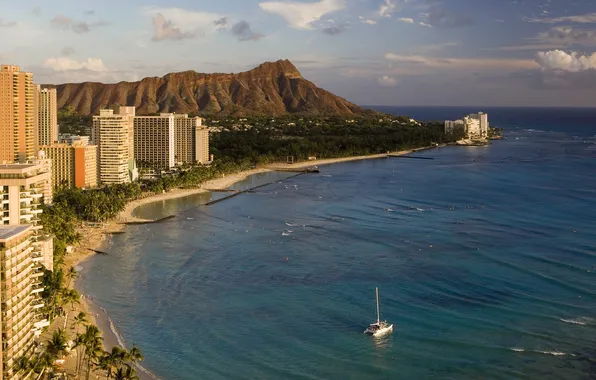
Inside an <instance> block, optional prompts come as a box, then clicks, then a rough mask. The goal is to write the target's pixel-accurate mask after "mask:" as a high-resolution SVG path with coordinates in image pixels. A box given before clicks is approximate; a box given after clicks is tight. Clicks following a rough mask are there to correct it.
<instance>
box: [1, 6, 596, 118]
mask: <svg viewBox="0 0 596 380" xmlns="http://www.w3.org/2000/svg"><path fill="white" fill-rule="evenodd" d="M0 34H1V35H2V36H3V38H2V39H1V41H2V42H1V43H0V63H3V64H16V65H19V66H21V68H22V70H26V71H31V72H33V73H34V76H35V81H36V82H37V83H44V84H46V83H47V84H50V83H52V84H57V83H64V82H83V81H102V82H109V83H115V82H119V81H135V80H140V79H142V78H144V77H147V76H163V75H165V74H167V73H169V72H175V71H185V70H195V71H197V72H204V73H212V72H240V71H246V70H250V69H251V68H253V67H256V66H258V65H259V64H260V63H262V62H265V61H276V60H278V59H289V60H291V61H292V62H293V63H294V65H296V67H297V68H298V69H299V70H300V72H301V73H302V75H303V76H304V77H305V78H306V79H309V80H311V81H312V82H314V83H315V84H316V85H318V86H320V87H323V88H325V89H326V90H329V91H331V92H333V93H335V94H337V95H340V96H342V97H344V98H346V99H348V100H350V101H352V102H354V103H356V104H360V105H421V106H430V105H439V106H457V105H462V106H476V105H477V106H544V107H557V106H558V107H574V106H588V107H595V106H596V0H153V1H151V0H120V1H115V0H102V1H95V0H94V1H88V0H19V1H4V0H3V1H0Z"/></svg>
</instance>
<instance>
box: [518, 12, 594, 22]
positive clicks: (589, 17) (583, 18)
mask: <svg viewBox="0 0 596 380" xmlns="http://www.w3.org/2000/svg"><path fill="white" fill-rule="evenodd" d="M525 21H527V22H533V23H541V24H560V23H564V22H574V23H577V24H593V23H596V12H595V13H586V14H584V15H576V16H563V17H551V18H525Z"/></svg>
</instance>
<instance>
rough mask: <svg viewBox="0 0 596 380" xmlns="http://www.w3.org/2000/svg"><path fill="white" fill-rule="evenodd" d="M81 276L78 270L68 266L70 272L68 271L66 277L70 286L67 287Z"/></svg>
mask: <svg viewBox="0 0 596 380" xmlns="http://www.w3.org/2000/svg"><path fill="white" fill-rule="evenodd" d="M78 276H79V274H78V272H77V270H76V269H75V268H74V267H70V268H68V272H66V278H68V286H67V288H70V284H71V282H72V281H73V280H76V278H77V277H78Z"/></svg>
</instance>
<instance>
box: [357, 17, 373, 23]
mask: <svg viewBox="0 0 596 380" xmlns="http://www.w3.org/2000/svg"><path fill="white" fill-rule="evenodd" d="M358 18H359V19H360V22H361V23H363V24H368V25H375V24H376V23H377V21H376V20H370V19H365V18H364V17H362V16H360V17H358Z"/></svg>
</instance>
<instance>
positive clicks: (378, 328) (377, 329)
mask: <svg viewBox="0 0 596 380" xmlns="http://www.w3.org/2000/svg"><path fill="white" fill-rule="evenodd" d="M376 290H377V321H376V322H375V323H371V324H370V325H368V328H367V329H366V330H365V331H364V333H365V334H371V335H372V336H382V335H385V334H389V333H391V332H393V325H390V324H389V323H387V321H381V312H380V309H379V288H376Z"/></svg>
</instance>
